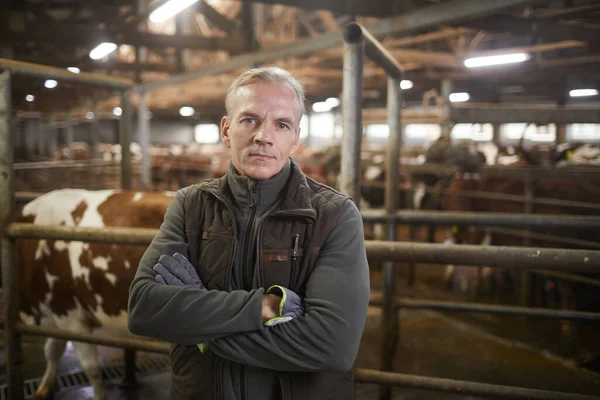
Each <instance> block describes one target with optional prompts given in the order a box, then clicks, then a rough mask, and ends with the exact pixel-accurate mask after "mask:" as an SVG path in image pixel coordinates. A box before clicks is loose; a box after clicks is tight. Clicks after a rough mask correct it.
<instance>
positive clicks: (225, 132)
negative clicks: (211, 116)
mask: <svg viewBox="0 0 600 400" xmlns="http://www.w3.org/2000/svg"><path fill="white" fill-rule="evenodd" d="M221 140H222V141H223V144H224V145H225V146H226V147H231V143H230V139H229V120H228V119H227V116H225V117H223V118H221Z"/></svg>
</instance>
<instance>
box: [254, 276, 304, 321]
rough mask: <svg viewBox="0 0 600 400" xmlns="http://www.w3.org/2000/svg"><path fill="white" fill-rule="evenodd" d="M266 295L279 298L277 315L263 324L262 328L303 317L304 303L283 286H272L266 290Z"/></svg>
mask: <svg viewBox="0 0 600 400" xmlns="http://www.w3.org/2000/svg"><path fill="white" fill-rule="evenodd" d="M267 294H275V295H277V296H281V302H280V303H279V315H278V316H277V317H275V318H271V319H270V320H268V321H267V322H265V323H264V324H263V325H264V326H275V325H277V324H281V323H284V322H288V321H291V320H292V319H294V318H296V317H299V316H301V315H304V303H303V302H302V299H301V298H300V296H298V295H297V294H296V293H294V292H292V291H291V290H290V289H287V288H284V287H283V286H278V285H274V286H271V287H270V288H269V289H268V290H267Z"/></svg>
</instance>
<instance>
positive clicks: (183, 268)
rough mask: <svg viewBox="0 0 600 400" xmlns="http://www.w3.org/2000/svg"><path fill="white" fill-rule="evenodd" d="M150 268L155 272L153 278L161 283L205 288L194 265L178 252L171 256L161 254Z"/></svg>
mask: <svg viewBox="0 0 600 400" xmlns="http://www.w3.org/2000/svg"><path fill="white" fill-rule="evenodd" d="M152 269H153V270H154V272H156V273H157V275H156V276H155V277H154V280H155V281H156V282H158V283H162V284H163V285H171V286H191V287H194V288H196V289H200V290H206V287H205V286H204V283H202V281H201V280H200V277H199V276H198V273H197V272H196V270H195V269H194V266H193V265H192V264H191V263H190V262H189V261H188V260H187V258H185V257H184V256H183V255H181V254H179V253H175V254H173V257H171V256H168V255H164V254H163V255H162V256H160V257H159V258H158V263H156V264H155V265H154V267H152Z"/></svg>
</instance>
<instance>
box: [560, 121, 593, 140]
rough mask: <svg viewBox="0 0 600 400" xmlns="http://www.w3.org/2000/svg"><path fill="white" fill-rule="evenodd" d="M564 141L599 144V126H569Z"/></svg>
mask: <svg viewBox="0 0 600 400" xmlns="http://www.w3.org/2000/svg"><path fill="white" fill-rule="evenodd" d="M565 139H566V140H567V142H569V141H578V140H583V141H586V142H600V124H569V125H567V132H566V138H565Z"/></svg>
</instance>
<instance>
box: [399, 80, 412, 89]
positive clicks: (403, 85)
mask: <svg viewBox="0 0 600 400" xmlns="http://www.w3.org/2000/svg"><path fill="white" fill-rule="evenodd" d="M413 86H414V84H413V81H411V80H408V79H402V80H401V81H400V89H402V90H408V89H412V87H413Z"/></svg>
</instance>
